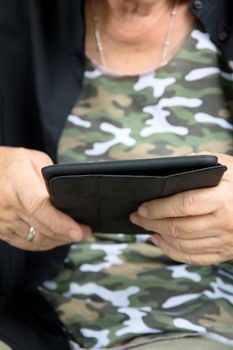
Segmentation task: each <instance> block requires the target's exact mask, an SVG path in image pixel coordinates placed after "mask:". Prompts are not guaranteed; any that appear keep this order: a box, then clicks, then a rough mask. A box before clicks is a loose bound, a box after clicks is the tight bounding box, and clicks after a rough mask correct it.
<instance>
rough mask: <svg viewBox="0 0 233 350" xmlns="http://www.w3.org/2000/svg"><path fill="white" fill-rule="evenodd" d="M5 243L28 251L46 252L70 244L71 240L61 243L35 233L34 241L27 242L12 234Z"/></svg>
mask: <svg viewBox="0 0 233 350" xmlns="http://www.w3.org/2000/svg"><path fill="white" fill-rule="evenodd" d="M5 241H6V242H7V243H8V244H10V245H12V246H14V247H17V248H19V249H22V250H28V251H47V250H50V249H53V248H56V247H60V246H63V245H66V244H71V243H72V242H71V239H70V241H69V242H62V241H60V240H54V239H52V238H50V237H46V236H42V235H40V234H39V233H37V235H36V237H35V239H34V240H33V241H32V242H29V241H27V240H26V239H24V238H22V237H20V236H17V235H14V234H12V235H8V237H7V239H6V240H5Z"/></svg>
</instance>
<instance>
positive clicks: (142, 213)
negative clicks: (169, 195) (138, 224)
mask: <svg viewBox="0 0 233 350" xmlns="http://www.w3.org/2000/svg"><path fill="white" fill-rule="evenodd" d="M138 214H139V215H140V216H144V217H147V216H148V210H147V208H146V207H145V206H141V207H139V208H138Z"/></svg>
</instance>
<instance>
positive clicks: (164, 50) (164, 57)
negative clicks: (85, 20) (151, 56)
mask: <svg viewBox="0 0 233 350" xmlns="http://www.w3.org/2000/svg"><path fill="white" fill-rule="evenodd" d="M179 3H180V0H176V2H175V5H174V7H173V9H172V11H171V13H170V20H169V24H168V29H167V35H166V38H165V40H164V43H163V47H162V54H161V62H160V67H161V66H164V65H166V64H167V63H168V61H169V49H170V46H171V43H172V35H173V30H174V24H175V18H176V14H177V10H178V6H179ZM92 21H93V27H94V35H95V40H96V46H97V51H98V54H99V59H100V65H101V67H102V68H104V69H106V68H107V65H106V58H105V54H104V45H103V41H102V38H101V35H100V30H99V18H98V16H97V11H96V0H92Z"/></svg>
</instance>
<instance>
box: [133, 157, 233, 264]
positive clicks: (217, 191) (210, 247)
mask: <svg viewBox="0 0 233 350" xmlns="http://www.w3.org/2000/svg"><path fill="white" fill-rule="evenodd" d="M216 156H217V157H218V160H219V162H220V163H221V164H224V165H226V166H227V168H228V170H227V171H226V172H225V174H224V176H223V178H222V180H221V182H220V184H219V185H218V186H217V187H212V188H205V189H197V190H191V191H186V192H182V193H178V194H175V195H173V196H170V197H167V198H162V199H156V200H152V201H150V202H147V203H143V204H142V205H141V206H140V207H139V209H138V211H137V212H135V213H133V214H132V215H131V216H130V219H131V221H132V222H133V223H135V224H137V225H139V226H141V227H143V228H144V229H146V230H150V231H152V232H155V234H154V235H153V236H152V240H153V242H154V243H155V244H156V245H158V246H159V247H160V248H161V249H162V251H163V252H164V253H165V254H166V255H168V256H169V257H171V258H172V259H174V260H177V261H181V262H185V263H188V264H198V265H209V264H216V263H220V262H223V261H228V260H231V259H233V157H231V156H227V155H223V154H216Z"/></svg>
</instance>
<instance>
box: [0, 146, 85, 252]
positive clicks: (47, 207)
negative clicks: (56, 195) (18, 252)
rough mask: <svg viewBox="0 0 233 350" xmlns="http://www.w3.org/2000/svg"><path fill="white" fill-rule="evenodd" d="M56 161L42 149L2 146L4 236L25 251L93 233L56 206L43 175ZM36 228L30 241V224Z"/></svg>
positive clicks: (0, 220)
mask: <svg viewBox="0 0 233 350" xmlns="http://www.w3.org/2000/svg"><path fill="white" fill-rule="evenodd" d="M50 164H52V161H51V159H50V158H49V157H48V156H47V155H46V154H45V153H42V152H39V151H34V150H28V149H24V148H11V147H0V239H1V240H3V241H6V242H8V243H9V244H10V245H12V246H15V247H18V248H21V249H24V250H48V249H52V248H54V247H57V246H61V245H65V244H68V243H71V242H73V241H80V240H81V239H82V238H83V237H84V236H85V235H88V234H89V233H90V229H89V228H88V227H87V226H85V225H79V224H77V223H76V222H75V221H74V220H73V219H71V218H70V217H69V216H68V215H66V214H64V213H62V212H60V211H59V210H57V209H55V208H54V207H53V206H52V204H51V202H50V200H49V196H48V193H47V190H46V187H45V184H44V180H43V178H42V175H41V168H42V167H43V166H46V165H50ZM31 226H33V227H34V228H35V230H36V236H35V239H34V240H33V242H29V241H27V236H28V233H29V230H30V227H31Z"/></svg>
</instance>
